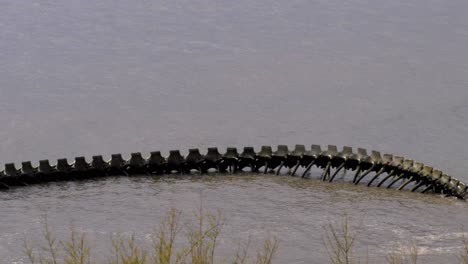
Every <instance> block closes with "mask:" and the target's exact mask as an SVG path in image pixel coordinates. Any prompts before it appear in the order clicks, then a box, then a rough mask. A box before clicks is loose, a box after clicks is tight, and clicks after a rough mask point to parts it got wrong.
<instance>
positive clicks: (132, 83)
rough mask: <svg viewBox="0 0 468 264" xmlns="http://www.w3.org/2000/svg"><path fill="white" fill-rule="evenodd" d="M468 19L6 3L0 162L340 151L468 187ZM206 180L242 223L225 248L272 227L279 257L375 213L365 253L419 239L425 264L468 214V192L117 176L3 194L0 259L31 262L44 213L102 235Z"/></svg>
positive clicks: (432, 9) (441, 12)
mask: <svg viewBox="0 0 468 264" xmlns="http://www.w3.org/2000/svg"><path fill="white" fill-rule="evenodd" d="M467 12H468V2H466V1H462V0H454V1H440V0H424V1H423V0H416V1H410V2H408V1H401V0H397V1H383V0H381V1H380V0H379V1H368V0H351V1H337V0H326V1H325V0H323V1H322V0H317V1H301V0H298V1H254V2H252V1H234V2H233V1H211V0H197V1H170V2H167V1H138V2H135V1H132V2H131V3H130V2H128V1H109V0H103V1H65V2H56V1H26V2H22V1H13V0H11V1H10V0H6V1H0V35H1V38H0V124H2V129H1V130H0V142H1V146H2V148H1V149H0V160H1V161H2V163H7V162H17V163H18V162H21V161H23V160H33V161H37V160H39V159H44V158H49V159H52V160H53V159H56V158H62V157H67V158H69V159H71V158H73V157H74V156H78V155H86V156H91V155H95V154H104V155H106V156H107V157H109V156H110V154H111V153H117V152H122V153H123V154H124V155H126V156H127V157H128V153H130V152H134V151H141V152H143V153H149V152H150V151H153V150H162V151H164V152H165V153H167V151H168V150H170V149H181V150H183V151H186V150H187V149H188V148H191V147H199V148H206V147H208V146H218V147H219V148H221V149H224V148H225V147H227V146H237V147H241V146H244V145H253V146H255V147H256V148H258V147H259V146H261V145H264V144H267V145H277V144H289V145H293V144H296V143H299V144H306V145H308V146H310V145H311V144H322V145H326V144H337V145H340V146H341V145H350V146H353V147H355V148H356V147H365V148H368V149H376V150H380V151H382V152H388V153H394V154H400V155H403V156H406V157H411V158H413V159H415V160H419V161H421V162H424V163H427V164H429V165H432V166H434V167H437V168H440V169H442V170H443V171H444V172H447V173H448V174H450V175H453V176H456V177H458V178H460V179H463V180H465V181H468V176H466V171H467V170H468V164H467V163H466V160H467V159H468V151H467V149H468V145H467V143H465V142H466V140H465V139H466V135H467V134H468V133H467V132H468V118H467V117H466V116H467V115H468V103H467V101H468V100H467V99H468V89H467V87H468V77H467V76H468V48H467V47H468V18H467V17H466V13H467ZM200 190H203V200H204V202H205V204H206V205H207V206H208V207H209V208H222V209H223V211H225V214H226V215H228V216H229V220H230V221H229V225H228V226H227V227H226V230H225V231H226V232H225V234H224V235H225V240H223V246H222V248H223V250H225V251H227V249H228V248H229V245H230V243H233V242H232V241H231V238H232V239H243V238H245V236H246V235H247V234H255V237H257V236H258V237H259V238H261V237H263V236H264V235H265V234H266V233H267V231H268V230H269V231H270V232H272V233H276V234H278V235H279V237H280V252H279V253H278V263H284V262H288V263H294V262H296V263H301V262H312V263H319V262H320V261H322V260H324V259H325V258H326V253H325V252H324V251H323V247H320V246H321V243H322V241H321V238H320V234H319V233H320V231H321V229H320V227H321V226H322V224H323V223H325V222H326V221H327V220H328V219H337V218H338V216H339V215H340V214H341V213H342V212H343V211H347V212H348V213H349V214H350V215H351V216H354V217H355V218H356V219H359V218H360V217H361V216H363V215H365V221H364V223H363V226H364V227H365V229H366V230H365V232H363V237H361V238H360V239H359V242H360V243H359V248H360V249H364V250H365V249H366V248H367V247H368V248H369V252H370V253H374V252H375V254H377V255H378V256H381V255H384V254H385V252H387V251H388V249H389V248H391V246H392V245H393V244H394V243H395V242H404V241H408V240H410V239H416V240H417V241H419V242H420V244H421V250H422V252H423V253H424V254H427V255H425V256H426V258H427V262H426V263H431V262H432V263H440V262H441V261H442V259H444V258H445V256H446V255H453V252H455V251H457V250H459V248H457V247H459V246H460V244H459V237H460V235H461V232H462V231H461V227H460V226H461V225H462V224H464V223H466V222H467V221H468V213H467V212H468V211H467V207H466V205H465V204H464V203H461V202H459V201H454V200H451V199H445V198H441V197H438V196H431V195H420V194H411V193H408V192H396V191H394V190H388V191H387V190H382V189H378V188H365V187H364V186H351V185H350V184H345V183H343V184H341V183H336V184H326V183H321V182H318V181H316V180H311V181H303V180H301V179H296V178H290V177H270V176H266V177H265V176H242V177H237V176H236V177H231V176H223V177H201V178H199V177H194V178H183V179H176V178H171V179H170V180H169V179H160V180H153V179H149V178H138V179H135V180H133V179H125V178H116V179H109V180H103V181H91V182H83V183H60V184H50V185H41V186H34V187H30V188H22V189H15V190H13V191H9V192H4V193H1V194H0V196H1V202H0V203H1V206H0V216H1V219H2V220H1V221H0V231H1V232H0V256H2V258H1V259H2V260H0V262H1V263H11V262H17V263H21V262H22V260H23V259H24V258H23V255H22V254H21V252H20V251H21V247H22V246H21V245H22V242H21V241H20V240H19V239H18V236H19V235H20V234H22V233H24V232H26V233H28V234H31V236H33V237H34V239H37V238H38V237H39V236H40V230H39V228H40V226H41V224H40V220H41V215H43V214H44V213H46V212H47V214H48V215H49V219H50V221H51V223H52V224H53V226H54V227H55V228H56V229H57V230H58V232H59V233H60V234H63V233H64V232H65V231H66V230H68V229H69V227H70V223H71V222H74V223H75V224H76V226H77V227H79V228H80V229H82V230H85V231H86V232H88V233H89V234H90V236H91V237H92V238H93V240H95V241H103V240H104V239H107V237H108V235H109V234H110V233H112V232H115V231H135V232H137V233H138V232H139V233H140V234H142V235H143V234H145V232H148V229H149V228H150V227H151V226H153V225H154V224H155V223H156V222H157V219H160V217H161V213H162V212H163V211H165V210H166V209H167V208H168V207H170V206H177V207H179V208H180V209H184V210H191V209H192V208H193V206H195V204H196V203H197V201H198V200H199V196H200ZM376 245H378V247H376ZM311 249H313V250H311ZM96 250H97V251H104V250H105V249H104V248H102V247H100V246H96ZM225 251H223V252H225ZM360 251H361V252H362V250H360ZM371 255H372V254H371ZM446 262H447V261H446Z"/></svg>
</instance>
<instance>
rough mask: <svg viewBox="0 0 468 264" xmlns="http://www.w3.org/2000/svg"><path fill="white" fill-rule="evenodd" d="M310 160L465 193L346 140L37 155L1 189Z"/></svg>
mask: <svg viewBox="0 0 468 264" xmlns="http://www.w3.org/2000/svg"><path fill="white" fill-rule="evenodd" d="M313 166H315V167H317V168H320V169H322V170H323V171H322V173H321V176H320V178H321V180H323V181H329V182H332V181H333V180H334V179H336V177H337V175H338V174H339V172H340V171H354V173H352V179H351V181H352V182H353V183H354V184H358V183H361V182H363V183H365V184H367V186H378V187H382V186H384V187H386V188H390V187H392V186H395V188H396V189H398V190H402V189H403V188H406V189H409V190H411V191H413V192H414V191H417V190H420V191H422V192H423V193H426V192H433V193H439V194H444V195H446V196H455V197H458V198H460V199H464V200H467V199H468V187H467V185H466V184H465V183H463V182H461V181H460V180H458V179H456V178H454V177H451V176H449V175H447V174H445V173H443V172H442V171H440V170H437V169H434V168H433V167H430V166H426V165H424V164H422V163H420V162H417V161H413V160H412V159H407V158H404V157H401V156H396V155H391V154H384V155H381V154H380V152H378V151H372V152H371V153H370V154H368V153H367V151H366V150H365V149H362V148H358V149H357V151H356V152H353V150H352V148H351V147H348V146H345V147H343V149H342V150H341V151H338V148H337V147H336V146H334V145H328V148H327V149H326V150H322V149H321V147H320V146H319V145H312V146H311V149H309V150H307V149H306V147H305V146H304V145H296V146H295V148H294V149H293V150H291V151H290V150H289V149H288V146H286V145H279V146H278V147H277V149H276V151H273V150H272V147H271V146H262V147H261V149H260V151H258V152H255V151H254V148H253V147H244V148H243V151H242V152H241V153H239V152H238V151H237V149H236V148H227V150H226V153H224V154H221V153H220V152H219V151H218V149H217V148H208V151H207V152H206V154H201V153H200V151H199V150H198V149H189V151H188V154H187V155H186V156H185V157H184V156H182V155H181V153H180V151H179V150H172V151H170V152H169V156H168V157H163V156H162V155H161V152H159V151H154V152H151V153H150V156H149V157H148V158H144V157H143V156H142V155H141V153H139V152H136V153H132V154H131V157H130V159H129V160H125V159H123V158H122V155H121V154H113V155H111V159H110V160H109V161H105V160H104V159H103V157H102V156H93V157H92V159H91V161H90V162H88V161H86V159H85V158H84V157H76V158H75V161H74V162H73V163H72V164H69V163H68V161H67V159H58V160H57V162H56V164H55V165H51V164H50V162H49V160H41V161H39V166H38V167H34V166H33V165H32V163H31V162H30V161H26V162H23V163H22V164H21V168H20V169H18V168H17V167H16V165H15V164H13V163H8V164H5V169H4V170H3V171H1V172H0V189H10V188H12V187H14V186H26V185H30V184H34V183H43V182H50V181H64V180H79V179H86V178H91V177H102V176H108V175H126V176H129V175H137V174H147V175H161V174H171V173H201V174H205V173H208V172H209V171H215V172H219V173H226V172H228V173H236V172H240V171H245V170H248V171H252V172H257V173H268V172H272V173H275V174H276V175H278V174H280V173H286V171H285V169H288V170H287V173H288V174H289V175H291V176H299V177H302V178H309V176H310V173H309V172H310V170H311V169H312V167H313ZM366 177H367V178H366Z"/></svg>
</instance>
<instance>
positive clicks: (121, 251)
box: [24, 207, 278, 264]
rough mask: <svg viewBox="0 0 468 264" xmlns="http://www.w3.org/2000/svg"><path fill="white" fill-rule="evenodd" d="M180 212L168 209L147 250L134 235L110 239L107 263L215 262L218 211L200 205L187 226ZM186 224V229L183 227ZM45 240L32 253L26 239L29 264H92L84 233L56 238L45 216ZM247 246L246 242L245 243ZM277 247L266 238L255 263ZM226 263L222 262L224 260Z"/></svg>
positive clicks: (236, 263) (238, 258)
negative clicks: (182, 241)
mask: <svg viewBox="0 0 468 264" xmlns="http://www.w3.org/2000/svg"><path fill="white" fill-rule="evenodd" d="M180 216H181V212H179V211H177V210H175V209H170V210H168V211H167V213H166V216H165V218H164V220H163V221H162V222H161V223H160V226H159V228H158V229H157V230H156V231H155V232H154V233H153V234H152V240H153V242H152V245H151V247H150V248H149V249H147V248H146V247H145V246H144V245H141V244H139V243H137V241H136V238H135V236H134V235H131V236H130V237H123V236H121V235H117V236H116V237H114V238H112V252H111V256H109V263H110V264H214V263H215V256H216V254H215V253H216V249H217V245H218V243H219V242H218V237H219V235H220V233H221V230H222V227H223V225H224V218H223V217H222V214H221V213H220V212H219V211H218V212H216V213H211V212H205V211H204V210H203V208H201V207H200V209H199V211H198V212H197V213H196V214H195V216H196V220H195V221H193V222H192V223H191V224H189V225H185V226H183V225H181V224H180V220H179V219H180ZM184 227H185V228H184ZM182 230H185V231H186V235H185V238H186V243H185V244H184V245H182V246H176V241H178V240H180V239H179V238H178V237H179V234H180V233H181V231H182ZM43 236H44V240H45V243H44V245H45V246H43V247H41V250H42V251H41V252H40V253H35V252H34V250H33V248H32V247H31V245H30V244H29V243H28V242H27V240H26V239H25V240H24V242H25V245H24V252H25V254H26V255H27V256H28V259H29V261H30V262H31V264H36V263H38V264H62V263H63V264H92V263H95V262H94V261H93V259H92V256H91V247H90V246H89V243H88V241H87V240H86V237H85V235H84V234H81V233H78V232H76V231H75V229H72V231H71V235H70V238H69V239H68V240H66V241H58V240H57V239H56V237H55V235H54V233H53V232H52V231H51V230H50V228H49V225H48V223H47V218H45V224H44V232H43ZM247 245H248V244H247ZM277 249H278V244H277V241H276V239H268V240H266V241H265V243H264V245H263V247H262V248H261V249H259V250H258V251H257V257H256V260H255V261H254V263H256V264H271V263H272V259H273V257H274V254H275V253H276V251H277ZM247 251H248V246H245V247H239V249H238V250H237V252H236V254H235V255H234V260H233V262H232V263H233V264H245V263H247V261H248V258H247ZM223 263H225V262H223Z"/></svg>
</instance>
